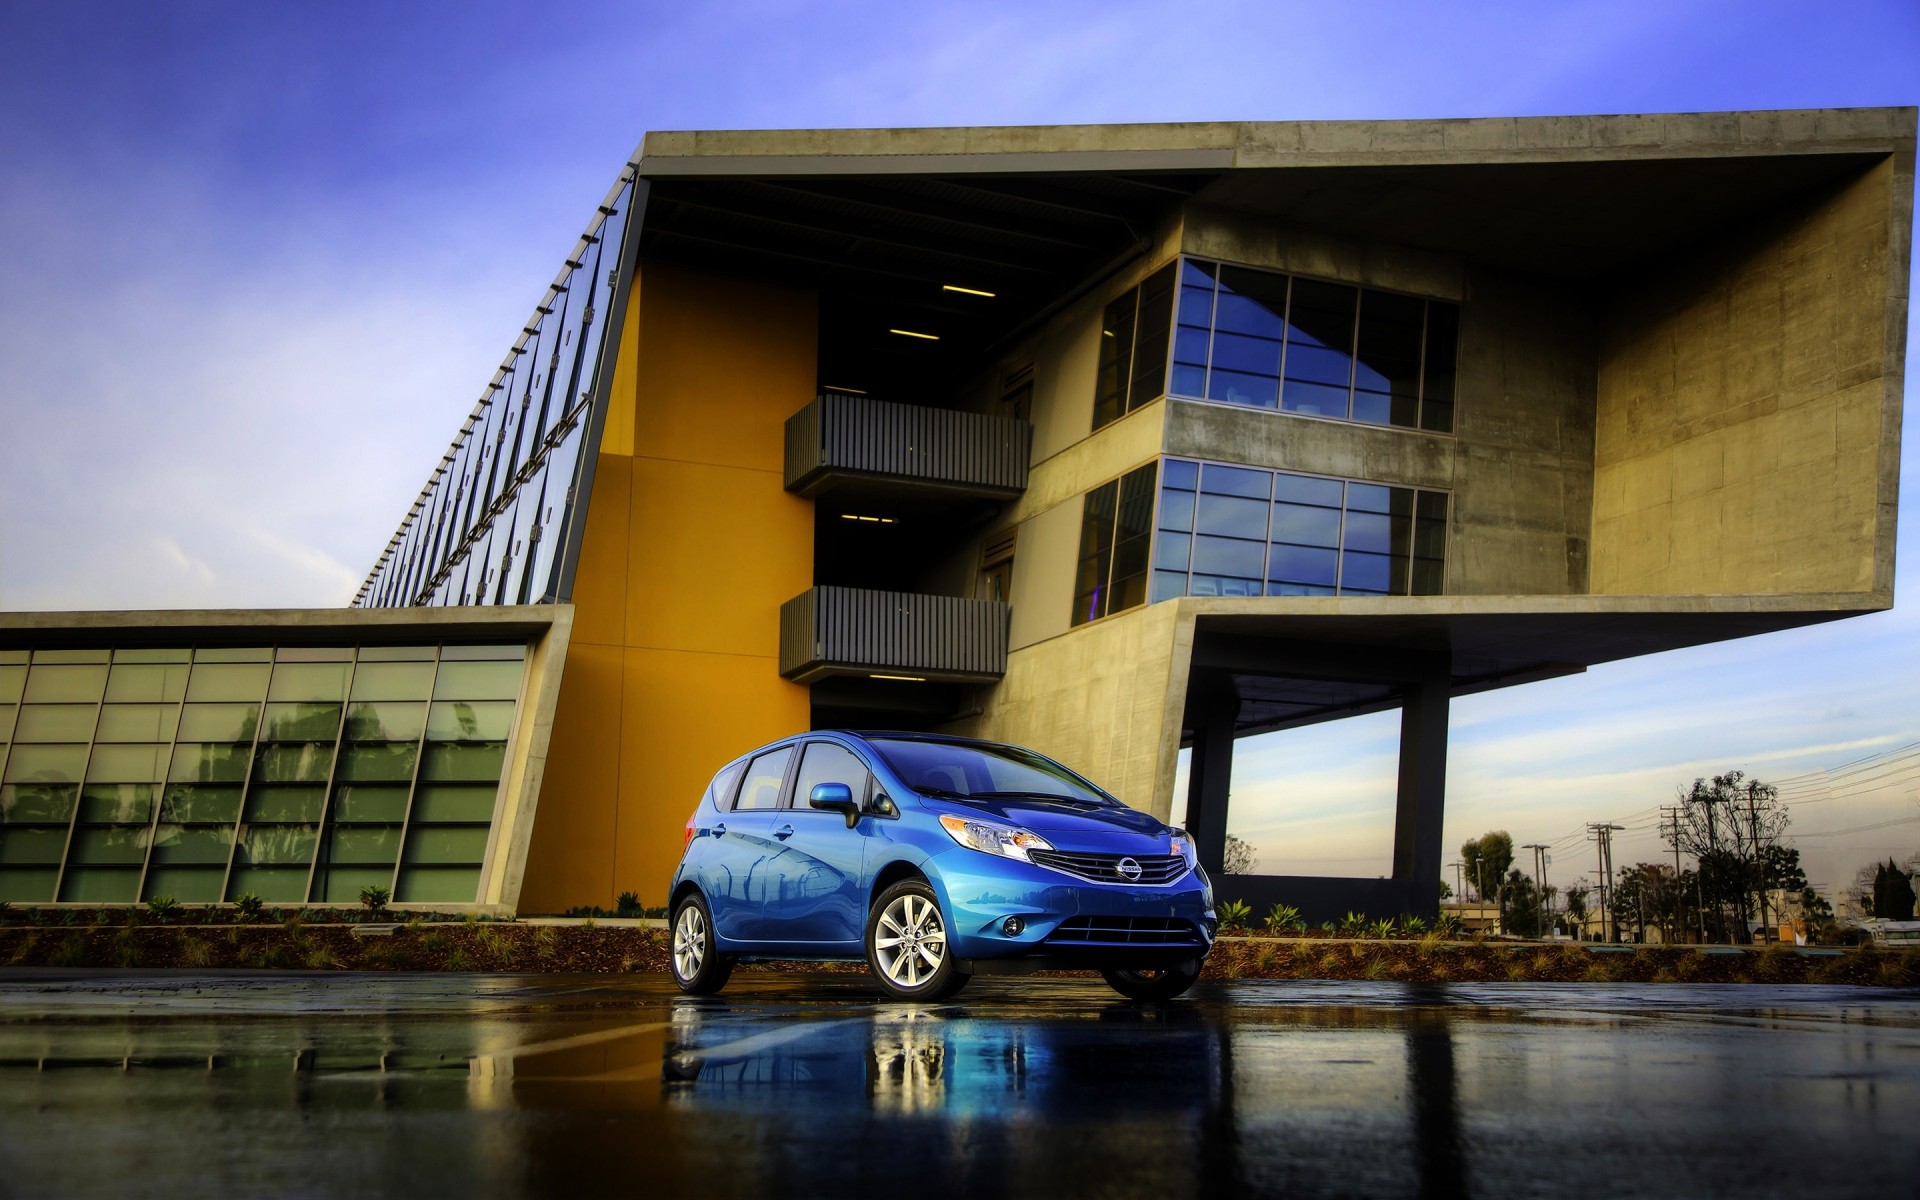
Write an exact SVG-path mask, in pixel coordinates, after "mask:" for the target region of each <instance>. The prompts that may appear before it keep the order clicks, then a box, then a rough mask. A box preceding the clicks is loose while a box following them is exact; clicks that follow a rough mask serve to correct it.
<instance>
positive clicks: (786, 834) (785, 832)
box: [773, 825, 793, 842]
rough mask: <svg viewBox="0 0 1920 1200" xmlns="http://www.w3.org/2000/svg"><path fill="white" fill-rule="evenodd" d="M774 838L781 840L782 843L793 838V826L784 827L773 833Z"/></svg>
mask: <svg viewBox="0 0 1920 1200" xmlns="http://www.w3.org/2000/svg"><path fill="white" fill-rule="evenodd" d="M773 836H775V837H777V838H779V839H780V840H781V841H783V842H784V841H786V840H787V839H788V838H790V837H792V836H793V826H791V825H782V826H781V827H780V828H778V829H776V830H774V831H773Z"/></svg>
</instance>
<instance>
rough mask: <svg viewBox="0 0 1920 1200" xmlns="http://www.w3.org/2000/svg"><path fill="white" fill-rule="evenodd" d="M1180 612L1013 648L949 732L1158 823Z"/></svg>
mask: <svg viewBox="0 0 1920 1200" xmlns="http://www.w3.org/2000/svg"><path fill="white" fill-rule="evenodd" d="M1075 524H1076V528H1077V524H1078V523H1077V522H1076V523H1075ZM1182 609H1183V606H1182V605H1180V604H1177V603H1175V604H1154V605H1147V606H1145V607H1141V608H1135V609H1130V610H1128V611H1127V612H1124V613H1121V614H1119V615H1117V616H1112V617H1107V618H1105V619H1104V620H1100V621H1095V622H1093V623H1092V624H1089V625H1085V626H1082V627H1081V628H1079V629H1077V630H1075V631H1073V632H1072V633H1069V634H1064V635H1061V636H1058V637H1052V638H1048V639H1047V640H1045V641H1042V642H1038V643H1035V644H1033V645H1029V646H1026V647H1024V648H1022V649H1019V650H1015V651H1013V652H1012V653H1011V654H1009V655H1008V656H1007V676H1006V678H1005V679H1003V680H1002V681H1001V682H1000V683H999V684H998V685H997V686H996V687H995V688H994V689H993V690H992V692H991V694H990V698H989V699H988V700H987V702H986V704H985V708H984V711H983V712H982V713H981V714H980V715H978V716H975V717H971V718H968V719H966V720H964V721H960V722H956V723H955V724H954V725H952V726H951V727H949V730H948V731H949V732H952V733H958V734H962V735H964V736H967V737H981V738H990V739H993V740H996V741H1006V742H1014V743H1016V744H1019V745H1023V746H1031V747H1032V748H1033V749H1035V750H1038V751H1040V752H1041V753H1042V754H1046V755H1048V756H1050V757H1052V758H1056V759H1058V760H1060V761H1061V762H1063V763H1065V764H1067V765H1068V766H1070V767H1072V768H1073V769H1074V770H1076V771H1079V772H1080V773H1081V774H1083V775H1085V776H1086V777H1087V778H1089V779H1091V780H1093V781H1094V782H1095V783H1097V784H1099V785H1100V786H1101V787H1104V788H1106V789H1107V790H1108V791H1110V792H1112V793H1113V794H1114V795H1115V796H1118V797H1119V798H1120V799H1122V800H1124V801H1126V802H1127V803H1128V804H1130V805H1132V806H1133V807H1135V808H1139V809H1144V810H1146V811H1148V812H1151V813H1154V814H1155V815H1156V816H1159V817H1160V818H1162V819H1165V818H1166V816H1167V811H1168V806H1169V803H1170V801H1171V799H1172V796H1173V773H1174V762H1175V756H1176V755H1178V753H1179V750H1180V728H1181V714H1182V710H1183V708H1184V706H1185V703H1186V693H1187V665H1188V662H1189V660H1190V659H1191V657H1192V644H1193V620H1192V618H1191V617H1190V616H1186V615H1184V614H1183V612H1182ZM1015 611H1016V612H1017V611H1018V608H1017V607H1016V609H1015ZM1062 611H1063V612H1064V611H1065V602H1064V601H1063V603H1062Z"/></svg>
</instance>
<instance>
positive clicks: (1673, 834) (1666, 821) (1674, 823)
mask: <svg viewBox="0 0 1920 1200" xmlns="http://www.w3.org/2000/svg"><path fill="white" fill-rule="evenodd" d="M1660 824H1661V825H1663V826H1665V827H1666V832H1667V835H1668V837H1669V839H1670V840H1671V841H1672V843H1673V910H1674V911H1673V918H1674V925H1673V930H1672V934H1673V936H1674V937H1676V938H1677V937H1679V936H1680V933H1681V929H1682V928H1683V927H1684V926H1685V925H1686V923H1687V894H1686V892H1685V891H1683V890H1682V889H1681V887H1680V806H1679V805H1677V804H1665V805H1661V807H1660ZM1661 936H1662V937H1665V936H1667V935H1666V934H1664V933H1663V934H1661Z"/></svg>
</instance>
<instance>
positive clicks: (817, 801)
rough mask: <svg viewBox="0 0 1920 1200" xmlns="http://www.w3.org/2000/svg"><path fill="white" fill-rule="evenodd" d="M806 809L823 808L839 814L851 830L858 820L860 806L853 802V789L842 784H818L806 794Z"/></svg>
mask: <svg viewBox="0 0 1920 1200" xmlns="http://www.w3.org/2000/svg"><path fill="white" fill-rule="evenodd" d="M807 807H808V808H824V809H827V810H828V811H830V812H837V813H840V814H841V815H842V816H844V817H846V819H847V828H848V829H852V828H853V827H854V825H855V823H856V822H858V821H859V820H860V806H859V805H858V804H856V803H855V802H854V799H853V789H852V788H850V787H848V786H847V785H846V784H844V783H818V784H815V785H814V787H813V790H812V791H811V792H808V793H807Z"/></svg>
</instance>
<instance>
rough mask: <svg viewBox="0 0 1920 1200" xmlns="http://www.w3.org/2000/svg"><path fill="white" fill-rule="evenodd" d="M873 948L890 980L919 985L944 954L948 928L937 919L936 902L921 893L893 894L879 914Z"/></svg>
mask: <svg viewBox="0 0 1920 1200" xmlns="http://www.w3.org/2000/svg"><path fill="white" fill-rule="evenodd" d="M873 948H874V955H875V957H876V958H878V959H879V960H880V970H881V971H882V972H883V973H884V974H885V975H886V977H887V979H888V980H889V981H891V982H892V983H893V984H895V985H896V986H898V987H903V988H917V987H919V986H920V985H921V984H922V983H924V982H926V981H927V980H929V979H931V978H932V977H933V975H934V973H935V972H936V971H938V970H939V969H940V964H941V963H942V962H944V961H945V960H946V956H947V930H946V926H944V925H943V924H942V923H941V921H940V908H939V906H938V905H936V904H935V903H934V902H933V901H932V900H930V899H928V898H926V897H924V896H916V895H911V894H909V895H904V896H899V897H896V898H895V899H894V901H893V903H891V904H889V905H887V907H886V908H885V909H884V910H883V911H882V912H881V914H880V927H879V929H878V930H877V931H876V932H875V935H874V939H873Z"/></svg>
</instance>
